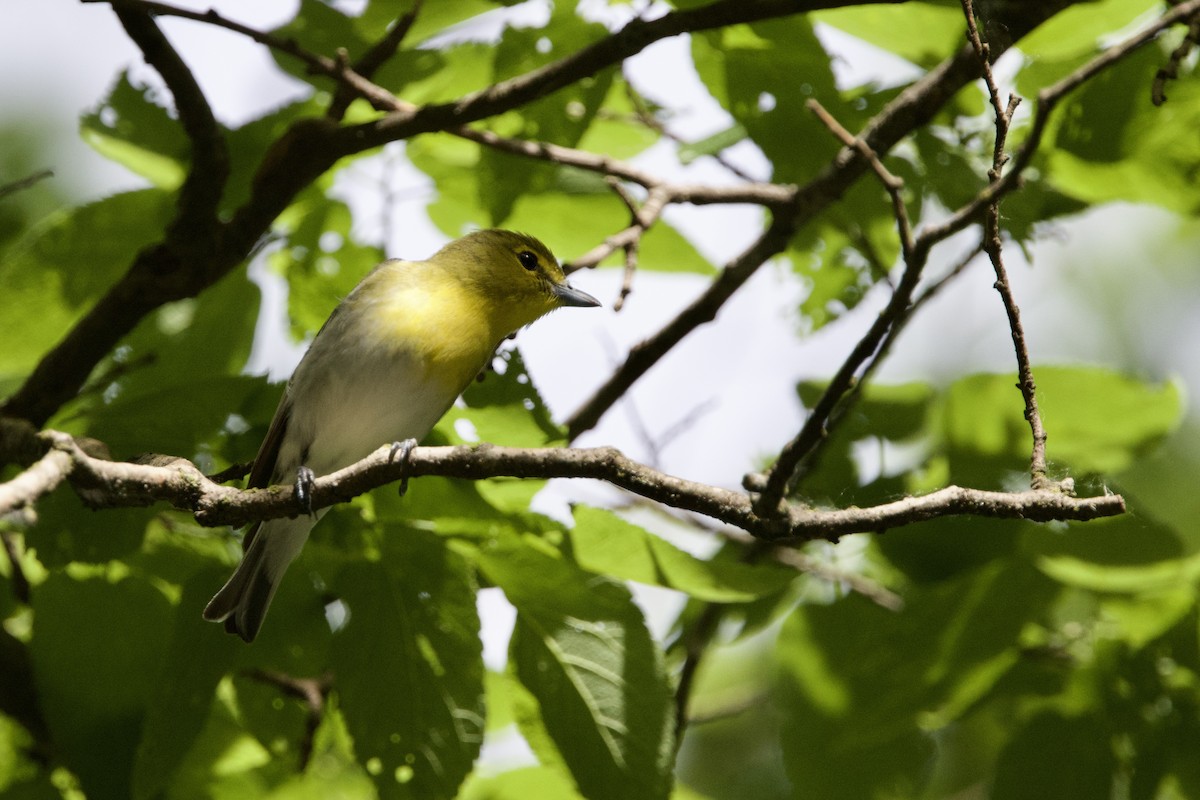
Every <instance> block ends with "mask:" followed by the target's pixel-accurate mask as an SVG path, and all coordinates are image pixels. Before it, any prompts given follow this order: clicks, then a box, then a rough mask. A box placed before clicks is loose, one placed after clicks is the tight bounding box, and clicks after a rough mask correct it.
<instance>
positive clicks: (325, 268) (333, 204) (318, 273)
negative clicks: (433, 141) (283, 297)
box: [269, 189, 383, 339]
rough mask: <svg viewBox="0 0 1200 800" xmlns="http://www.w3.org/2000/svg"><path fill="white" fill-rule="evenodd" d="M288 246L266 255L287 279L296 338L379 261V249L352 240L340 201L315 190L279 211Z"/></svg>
mask: <svg viewBox="0 0 1200 800" xmlns="http://www.w3.org/2000/svg"><path fill="white" fill-rule="evenodd" d="M282 223H283V224H284V225H285V226H286V228H287V246H286V247H283V248H281V249H279V250H276V251H275V252H273V253H271V255H270V256H269V263H270V264H271V267H272V268H273V269H275V270H276V271H277V272H279V273H281V274H282V275H284V276H285V277H286V278H287V279H288V288H289V292H288V313H289V316H290V317H291V320H292V333H293V334H294V335H295V337H296V338H297V339H304V338H306V337H312V336H315V335H316V334H317V331H319V330H320V329H321V326H322V325H324V324H325V320H327V319H328V318H329V315H330V314H331V313H333V309H334V308H335V307H337V304H338V303H339V302H340V301H341V300H342V298H344V297H345V296H346V295H348V294H349V293H350V291H351V290H352V289H353V288H354V287H355V286H357V285H358V282H359V281H361V280H362V279H363V278H365V277H366V276H367V274H368V273H369V272H370V271H371V270H372V269H374V268H375V267H376V266H377V265H378V264H379V263H380V262H381V261H382V260H383V254H382V253H381V252H380V250H379V248H377V247H371V246H366V245H361V244H358V243H357V242H356V241H354V239H353V236H352V231H351V227H352V224H353V219H352V217H351V215H350V209H349V207H347V206H346V205H345V204H344V203H342V202H340V201H338V200H334V199H331V198H329V197H326V196H325V194H324V193H323V192H321V191H318V190H316V189H310V190H308V191H305V192H304V193H302V194H301V196H300V199H299V200H298V201H297V202H295V203H293V204H292V206H291V207H290V208H289V209H288V212H287V213H286V214H285V215H284V218H283V220H282Z"/></svg>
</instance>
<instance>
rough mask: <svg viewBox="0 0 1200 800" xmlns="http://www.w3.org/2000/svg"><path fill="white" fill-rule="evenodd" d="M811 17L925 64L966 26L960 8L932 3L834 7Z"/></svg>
mask: <svg viewBox="0 0 1200 800" xmlns="http://www.w3.org/2000/svg"><path fill="white" fill-rule="evenodd" d="M812 18H813V19H814V20H815V21H817V22H821V23H824V24H826V25H830V26H832V27H834V28H837V29H839V30H841V31H844V32H846V33H848V34H850V35H851V36H854V37H856V38H858V39H862V40H863V41H864V42H867V43H869V44H872V45H874V46H876V47H878V48H880V49H881V50H886V51H888V52H891V53H895V54H896V55H898V56H900V57H901V58H903V59H906V60H908V61H911V62H912V63H914V64H917V65H919V66H922V67H926V68H931V67H933V66H934V65H936V64H938V63H939V62H940V61H941V60H942V59H943V58H945V57H946V53H948V52H951V51H952V50H953V49H954V47H955V46H957V45H958V44H960V43H961V42H962V40H963V33H964V31H965V30H966V27H967V25H966V22H965V21H964V19H963V14H962V10H961V9H959V8H956V7H951V6H950V5H948V4H936V3H905V4H904V7H903V8H899V7H895V8H889V7H887V6H872V7H871V8H869V9H868V8H865V7H858V8H834V9H829V10H825V11H818V12H816V13H814V14H813V15H812Z"/></svg>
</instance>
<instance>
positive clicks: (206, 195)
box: [2, 7, 229, 425]
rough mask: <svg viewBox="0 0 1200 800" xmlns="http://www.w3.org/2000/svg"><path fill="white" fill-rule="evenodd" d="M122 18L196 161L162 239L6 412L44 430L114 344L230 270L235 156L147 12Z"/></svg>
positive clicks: (128, 11) (122, 13)
mask: <svg viewBox="0 0 1200 800" xmlns="http://www.w3.org/2000/svg"><path fill="white" fill-rule="evenodd" d="M116 13H117V17H118V19H120V21H121V24H122V25H123V26H124V28H125V31H126V32H127V33H128V34H129V37H130V38H131V39H132V40H133V41H134V42H135V43H136V44H137V45H138V47H139V48H140V49H141V51H142V54H143V56H144V57H145V59H146V63H148V64H150V65H151V66H152V67H154V68H155V69H156V70H157V71H158V73H159V74H160V75H162V78H163V80H164V81H165V82H166V84H167V87H168V88H169V89H170V90H171V94H172V95H173V97H174V98H175V109H176V112H177V113H178V115H179V121H180V124H181V125H182V127H183V130H184V133H186V134H187V137H188V140H189V141H190V143H191V147H192V163H191V166H190V168H189V170H188V174H187V176H186V177H185V179H184V182H183V185H182V186H181V187H180V190H179V197H178V200H177V203H176V212H175V217H174V219H173V220H172V221H171V223H170V224H169V225H168V227H167V230H166V233H165V235H164V237H163V240H162V241H161V242H160V243H158V244H156V245H152V246H150V247H148V248H146V249H145V250H143V251H142V252H140V253H139V254H138V255H137V257H136V258H135V259H134V262H133V264H132V265H131V266H130V268H129V270H128V271H127V272H126V273H125V275H124V276H122V278H121V279H120V280H119V281H118V282H117V283H116V284H115V285H114V286H113V287H112V289H110V290H109V292H108V293H107V294H106V295H105V296H104V297H102V298H101V299H100V301H99V302H98V303H97V304H96V305H95V306H93V307H92V308H91V309H90V310H89V311H88V313H87V314H85V315H84V317H83V319H81V320H80V321H79V322H78V323H76V325H75V327H73V328H72V329H71V331H70V332H68V333H67V335H66V336H65V337H64V338H63V339H62V341H60V342H59V343H58V344H57V345H55V347H54V348H53V349H52V350H50V351H49V352H48V353H47V354H46V355H45V356H44V357H43V358H42V360H41V361H40V362H39V363H38V365H37V367H36V368H35V369H34V371H33V373H32V374H31V375H30V376H29V377H28V378H27V379H26V380H25V383H24V384H23V385H22V386H21V388H20V389H19V390H18V391H17V392H16V394H14V395H13V396H12V397H10V398H9V399H8V400H7V401H6V402H5V403H4V406H3V408H2V411H3V413H5V414H7V415H10V416H15V417H22V418H24V419H27V420H29V421H31V422H33V423H35V424H36V425H42V424H44V423H45V422H46V420H47V419H49V418H50V416H51V415H52V414H53V413H54V412H55V411H56V410H57V409H58V408H59V407H61V406H62V404H63V403H64V402H66V401H67V400H68V399H70V398H71V397H73V396H74V395H75V394H77V393H78V392H79V389H80V387H82V386H83V384H84V382H85V381H86V380H87V376H88V375H89V374H90V373H91V371H92V369H93V368H94V367H95V366H96V364H97V363H99V361H100V360H101V359H102V358H103V357H104V355H105V354H106V353H108V352H109V351H110V350H111V349H112V347H113V345H114V344H116V342H117V341H119V340H120V339H121V337H123V336H124V335H125V334H127V333H129V332H130V331H131V330H133V328H134V327H135V326H136V325H137V323H138V322H140V321H141V320H142V318H143V317H144V316H145V315H146V314H148V313H150V312H151V311H153V310H154V309H155V308H158V307H159V306H161V305H162V304H164V303H167V302H170V301H172V300H179V299H182V298H185V297H191V296H193V295H194V294H196V293H197V292H198V291H199V290H200V289H202V288H204V287H206V286H208V285H210V284H211V283H212V282H214V281H215V280H216V279H217V278H218V277H220V276H221V275H223V274H224V273H225V271H227V269H224V270H222V269H221V268H220V265H221V263H222V262H221V260H220V259H219V257H218V253H219V252H220V250H221V246H222V245H221V240H222V236H221V225H220V222H219V219H218V216H217V207H218V204H219V203H220V200H221V194H222V192H223V191H224V188H225V182H226V180H227V178H228V176H229V153H228V151H227V149H226V146H225V139H224V137H223V136H222V134H221V129H220V126H219V125H218V124H217V121H216V119H215V118H214V117H213V113H212V109H211V108H210V107H209V105H208V101H207V100H206V99H205V97H204V93H203V92H202V91H201V90H200V87H199V85H198V84H197V83H196V80H195V77H194V76H193V75H192V73H191V70H190V69H189V68H188V66H187V65H186V64H185V63H184V62H183V60H182V59H181V58H180V57H179V54H178V53H176V52H175V50H174V48H172V47H171V44H170V42H168V41H167V38H166V37H165V36H164V35H163V33H162V31H161V30H159V28H158V26H157V25H156V24H155V23H154V21H153V20H152V19H151V18H150V15H149V14H148V13H147V12H146V11H145V10H144V9H135V8H126V7H121V8H117V9H116Z"/></svg>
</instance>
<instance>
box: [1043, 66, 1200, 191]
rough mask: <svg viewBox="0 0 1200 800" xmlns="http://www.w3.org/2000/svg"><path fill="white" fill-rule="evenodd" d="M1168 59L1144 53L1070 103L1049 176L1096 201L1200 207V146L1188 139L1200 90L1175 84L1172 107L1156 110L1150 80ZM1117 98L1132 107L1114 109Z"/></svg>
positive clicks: (1061, 116)
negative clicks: (1199, 174) (1199, 188)
mask: <svg viewBox="0 0 1200 800" xmlns="http://www.w3.org/2000/svg"><path fill="white" fill-rule="evenodd" d="M1163 59H1164V56H1163V55H1162V54H1161V53H1159V52H1156V50H1155V48H1152V47H1147V48H1143V49H1142V50H1141V51H1139V52H1137V53H1134V54H1133V55H1132V56H1130V57H1129V58H1127V59H1125V60H1124V61H1123V62H1122V63H1121V64H1120V65H1118V66H1116V67H1114V68H1112V69H1108V70H1104V71H1103V72H1101V73H1100V74H1099V75H1097V76H1096V77H1095V78H1093V79H1092V80H1090V81H1088V83H1087V84H1085V85H1084V86H1083V88H1082V89H1080V90H1078V91H1077V92H1075V93H1074V94H1072V95H1071V96H1070V97H1068V98H1067V100H1066V102H1065V103H1064V107H1063V108H1062V109H1060V110H1059V112H1058V115H1057V117H1056V122H1055V125H1054V132H1053V137H1052V139H1051V141H1052V142H1053V145H1054V146H1053V147H1052V148H1051V149H1049V150H1048V151H1047V158H1046V177H1047V179H1048V180H1049V181H1050V182H1051V183H1053V184H1054V185H1055V186H1056V187H1057V188H1058V189H1060V190H1061V191H1063V192H1066V193H1067V194H1069V195H1071V196H1073V197H1076V198H1078V199H1080V200H1084V201H1087V202H1090V203H1102V202H1107V201H1112V200H1128V201H1132V202H1141V203H1151V204H1154V205H1158V206H1161V207H1163V208H1167V209H1170V210H1173V211H1177V212H1180V213H1183V214H1190V213H1193V212H1195V210H1196V209H1198V208H1200V192H1198V191H1197V189H1196V181H1195V175H1196V171H1197V170H1198V169H1200V142H1197V141H1196V140H1195V137H1193V136H1190V135H1189V134H1190V133H1191V132H1194V131H1195V130H1196V129H1197V127H1198V126H1200V87H1197V86H1196V84H1195V82H1194V81H1175V82H1173V83H1172V84H1171V89H1170V92H1171V94H1170V100H1169V102H1167V103H1166V104H1165V105H1163V106H1162V107H1156V106H1154V105H1153V104H1152V103H1151V100H1150V92H1149V91H1148V89H1147V88H1146V85H1145V82H1146V78H1145V76H1146V75H1151V74H1153V73H1154V71H1155V70H1156V69H1158V68H1159V67H1161V65H1162V64H1163ZM1113 97H1122V98H1127V101H1126V102H1122V103H1119V104H1115V105H1114V104H1113V103H1112V102H1111V98H1113ZM1048 138H1049V137H1048Z"/></svg>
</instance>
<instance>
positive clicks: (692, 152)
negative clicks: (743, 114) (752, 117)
mask: <svg viewBox="0 0 1200 800" xmlns="http://www.w3.org/2000/svg"><path fill="white" fill-rule="evenodd" d="M745 138H746V129H745V128H743V127H742V126H741V125H737V124H734V125H730V126H729V127H728V128H725V129H724V130H721V131H717V132H716V133H714V134H712V135H711V136H706V137H704V138H703V139H700V140H698V141H695V142H686V143H684V144H682V145H680V147H679V161H680V163H683V164H690V163H692V162H693V161H695V160H696V159H698V158H703V157H704V156H714V155H717V154H718V153H720V152H721V151H723V150H725V149H727V148H730V147H733V146H734V145H735V144H737V143H738V142H741V141H743V140H745Z"/></svg>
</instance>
